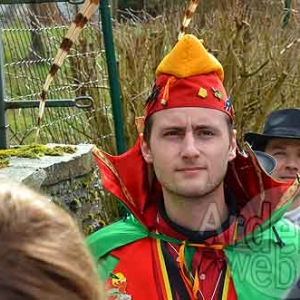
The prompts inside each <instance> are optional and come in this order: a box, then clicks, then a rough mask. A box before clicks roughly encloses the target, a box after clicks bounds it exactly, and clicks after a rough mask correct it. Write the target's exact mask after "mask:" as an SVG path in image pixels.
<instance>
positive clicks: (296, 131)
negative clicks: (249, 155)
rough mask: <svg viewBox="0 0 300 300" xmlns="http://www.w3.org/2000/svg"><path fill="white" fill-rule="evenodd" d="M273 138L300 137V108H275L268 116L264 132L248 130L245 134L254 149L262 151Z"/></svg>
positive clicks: (246, 139)
mask: <svg viewBox="0 0 300 300" xmlns="http://www.w3.org/2000/svg"><path fill="white" fill-rule="evenodd" d="M272 138H284V139H300V109H297V108H288V109H280V110H274V111H273V112H272V113H271V114H270V115H269V116H268V117H267V120H266V122H265V125H264V129H263V132H262V134H259V133H255V132H248V133H246V134H245V136H244V140H245V141H246V142H248V143H249V144H250V146H251V147H252V149H253V150H260V151H264V150H265V147H266V145H267V142H268V141H269V140H270V139H272Z"/></svg>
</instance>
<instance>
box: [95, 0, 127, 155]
mask: <svg viewBox="0 0 300 300" xmlns="http://www.w3.org/2000/svg"><path fill="white" fill-rule="evenodd" d="M99 9H100V15H101V23H102V30H103V39H104V47H105V54H106V61H107V68H108V79H109V85H110V95H111V101H112V111H113V118H114V125H115V132H116V144H117V152H118V154H121V153H123V152H125V151H126V145H125V138H124V131H123V128H124V127H123V113H122V112H123V110H122V102H121V96H120V85H119V76H118V71H117V63H116V56H115V49H114V41H113V32H112V22H111V13H110V7H109V1H108V0H101V1H100V7H99Z"/></svg>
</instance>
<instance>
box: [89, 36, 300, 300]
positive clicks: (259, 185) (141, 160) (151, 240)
mask: <svg viewBox="0 0 300 300" xmlns="http://www.w3.org/2000/svg"><path fill="white" fill-rule="evenodd" d="M223 77H224V73H223V68H222V66H221V64H220V63H219V62H218V61H217V59H216V58H214V57H213V56H212V55H211V54H209V53H208V52H207V50H206V49H205V48H204V46H203V45H202V42H201V41H200V40H198V39H197V38H196V37H194V36H193V35H185V36H184V37H183V38H182V39H181V40H180V41H179V42H178V43H177V44H176V45H175V47H174V48H173V49H172V50H171V52H170V53H169V54H168V55H167V56H166V57H165V58H164V59H163V60H162V62H161V63H160V65H159V66H158V68H157V70H156V82H155V86H154V88H153V91H152V94H151V95H150V97H149V98H148V100H147V103H146V111H145V115H144V118H142V119H139V121H140V122H139V123H138V125H139V126H138V130H139V132H140V136H139V138H138V141H137V143H136V144H135V146H134V147H133V148H131V149H130V150H129V151H128V152H126V153H124V154H123V155H121V156H111V155H109V154H107V153H105V152H102V151H100V150H99V149H95V150H94V154H95V157H96V160H97V163H98V165H99V167H100V169H101V173H102V183H103V185H104V187H105V188H107V189H108V190H109V191H110V192H111V193H113V194H114V195H115V196H117V197H118V198H119V199H120V200H121V201H122V202H123V203H124V204H125V205H126V206H127V208H128V209H129V210H130V211H131V212H132V215H133V216H134V218H133V217H128V218H126V219H124V220H121V221H119V222H116V223H114V224H112V225H110V226H107V227H105V228H103V229H101V230H99V231H97V232H96V233H94V234H93V235H91V236H90V237H89V238H88V244H89V247H90V249H91V251H92V252H93V254H94V256H95V258H96V260H97V261H98V262H99V272H100V275H101V277H102V279H103V280H105V281H106V288H107V293H108V297H109V298H108V299H132V300H144V299H151V300H158V299H161V300H165V299H168V300H169V299H187V300H188V299H209V300H211V299H213V300H216V299H230V300H233V299H280V298H281V297H282V296H283V295H284V294H285V293H286V291H287V290H288V289H289V287H290V286H291V285H292V284H293V283H294V281H295V280H296V278H297V277H298V275H299V274H298V273H299V271H298V270H299V268H298V261H300V254H299V253H298V244H297V242H298V240H297V238H298V231H297V229H296V228H294V227H293V226H291V224H290V223H289V222H288V221H286V220H284V219H281V216H282V215H283V213H284V212H285V210H286V208H287V207H288V206H289V205H290V203H291V201H292V199H293V196H294V195H295V194H296V193H297V191H298V182H296V181H295V182H277V181H275V180H273V179H272V178H271V177H270V176H269V175H268V174H267V173H266V172H265V171H264V169H263V168H262V167H261V165H260V163H259V161H258V160H257V158H256V156H255V155H254V153H253V152H252V151H251V149H250V148H249V147H246V149H245V150H244V151H243V154H242V153H240V152H239V151H237V145H236V136H235V131H234V130H233V128H232V127H233V108H232V104H231V99H230V97H227V95H226V91H225V89H224V86H223V83H222V82H223Z"/></svg>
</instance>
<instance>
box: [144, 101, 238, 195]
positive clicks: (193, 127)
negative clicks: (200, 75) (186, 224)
mask: <svg viewBox="0 0 300 300" xmlns="http://www.w3.org/2000/svg"><path fill="white" fill-rule="evenodd" d="M152 118H153V126H152V131H151V137H150V142H149V145H148V144H146V143H145V142H144V143H143V145H142V153H143V156H144V158H145V160H146V162H147V163H152V164H153V166H154V170H155V174H156V176H157V178H158V180H159V182H160V183H161V185H162V188H163V190H164V191H167V192H168V193H170V194H174V195H178V196H181V197H185V198H194V197H202V196H204V195H207V194H209V193H210V192H212V191H214V190H215V189H216V188H218V187H219V186H220V185H221V184H222V182H223V179H224V176H225V174H226V171H227V164H228V161H230V160H232V159H234V158H235V156H236V137H235V134H232V135H231V136H230V133H229V130H228V125H227V120H226V115H225V114H224V113H222V112H220V111H218V110H215V109H208V108H198V107H187V108H172V109H167V110H163V111H160V112H157V113H155V114H154V115H153V116H152Z"/></svg>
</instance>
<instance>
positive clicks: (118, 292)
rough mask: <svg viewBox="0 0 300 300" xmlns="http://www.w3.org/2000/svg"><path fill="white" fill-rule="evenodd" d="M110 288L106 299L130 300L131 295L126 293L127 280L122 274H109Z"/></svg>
mask: <svg viewBox="0 0 300 300" xmlns="http://www.w3.org/2000/svg"><path fill="white" fill-rule="evenodd" d="M110 280H111V288H110V289H109V290H108V291H107V296H108V299H111V300H132V297H131V295H129V294H127V293H126V286H127V279H126V277H125V276H124V274H123V273H121V272H118V273H111V274H110Z"/></svg>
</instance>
